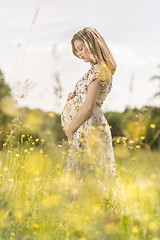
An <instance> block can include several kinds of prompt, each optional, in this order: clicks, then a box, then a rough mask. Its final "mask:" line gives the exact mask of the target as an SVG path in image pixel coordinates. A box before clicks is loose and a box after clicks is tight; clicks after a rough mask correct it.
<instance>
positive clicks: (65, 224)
mask: <svg viewBox="0 0 160 240" xmlns="http://www.w3.org/2000/svg"><path fill="white" fill-rule="evenodd" d="M39 141H41V139H40V140H39ZM27 146H29V145H26V146H25V145H23V144H22V146H21V145H19V146H18V147H14V148H12V147H9V146H7V145H6V146H4V148H3V150H2V151H1V152H0V187H1V188H0V220H1V221H0V236H1V238H0V239H3V240H13V239H17V240H29V239H30V240H31V239H32V240H53V239H55V240H58V239H62V240H75V239H79V240H99V239H100V240H143V239H146V240H150V239H151V240H158V239H160V200H159V199H160V176H159V172H160V152H158V151H156V150H154V151H151V150H146V149H141V148H140V149H129V148H128V147H127V145H125V144H122V145H121V146H119V144H117V145H116V146H115V147H114V152H115V158H116V166H117V172H118V182H119V185H118V186H117V187H116V185H115V182H114V181H113V182H111V181H110V180H109V179H108V186H109V191H108V192H106V191H104V190H103V188H102V187H100V184H99V183H98V181H97V180H98V175H97V174H96V173H97V166H96V165H93V162H92V156H90V158H91V160H90V161H88V160H87V158H86V155H85V154H84V155H83V160H84V166H85V160H86V163H87V165H86V167H87V168H88V169H89V170H88V173H87V174H85V175H84V178H83V183H82V184H81V185H77V184H78V183H79V182H78V180H76V177H75V175H74V174H71V173H70V171H69V172H68V174H67V173H66V174H65V173H63V167H64V164H65V160H66V157H67V155H68V154H71V153H70V152H69V151H68V148H67V147H66V146H67V145H65V144H62V145H59V146H56V145H53V146H52V147H51V146H50V147H49V148H46V149H45V148H43V145H39V146H34V145H33V146H34V147H33V148H31V147H28V148H27ZM93 159H94V157H93ZM110 187H111V188H110ZM112 187H114V189H115V190H116V194H117V195H116V196H117V197H116V198H115V197H114V196H113V192H112ZM123 188H124V190H125V196H124V195H123V192H122V191H123ZM124 197H125V198H124Z"/></svg>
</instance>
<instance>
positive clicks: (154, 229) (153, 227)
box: [148, 222, 158, 231]
mask: <svg viewBox="0 0 160 240" xmlns="http://www.w3.org/2000/svg"><path fill="white" fill-rule="evenodd" d="M148 227H149V229H150V230H151V231H156V230H158V226H157V223H155V222H151V223H150V224H149V226H148Z"/></svg>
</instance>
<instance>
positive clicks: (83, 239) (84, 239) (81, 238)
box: [78, 237, 86, 240]
mask: <svg viewBox="0 0 160 240" xmlns="http://www.w3.org/2000/svg"><path fill="white" fill-rule="evenodd" d="M78 240H86V238H85V237H80V238H79V239H78Z"/></svg>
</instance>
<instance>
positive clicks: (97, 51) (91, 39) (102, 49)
mask: <svg viewBox="0 0 160 240" xmlns="http://www.w3.org/2000/svg"><path fill="white" fill-rule="evenodd" d="M76 39H77V40H81V41H83V42H84V44H85V45H86V47H87V49H88V54H89V57H90V58H91V60H92V63H93V64H95V63H100V64H106V65H107V67H108V68H109V69H110V71H111V72H112V74H114V73H115V71H116V68H117V65H116V62H115V60H114V58H113V56H112V54H111V52H110V50H109V48H108V46H107V44H106V42H105V40H104V39H103V37H102V36H101V34H100V33H99V32H98V31H97V30H96V29H95V28H93V27H86V28H83V29H82V30H81V31H79V32H77V33H76V34H74V36H73V38H72V40H71V45H72V52H73V54H74V55H75V56H76V57H78V58H80V57H79V56H78V55H77V51H76V49H75V46H74V41H75V40H76Z"/></svg>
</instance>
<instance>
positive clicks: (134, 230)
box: [131, 226, 139, 233]
mask: <svg viewBox="0 0 160 240" xmlns="http://www.w3.org/2000/svg"><path fill="white" fill-rule="evenodd" d="M131 230H132V232H133V233H139V228H138V227H137V226H133V227H132V228H131Z"/></svg>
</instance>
